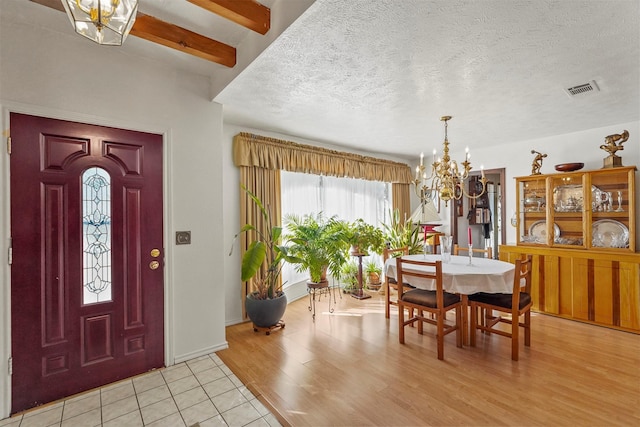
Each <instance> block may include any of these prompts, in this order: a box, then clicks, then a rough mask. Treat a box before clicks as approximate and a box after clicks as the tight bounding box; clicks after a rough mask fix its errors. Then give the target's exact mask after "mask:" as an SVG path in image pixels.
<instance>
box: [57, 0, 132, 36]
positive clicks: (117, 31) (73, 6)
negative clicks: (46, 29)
mask: <svg viewBox="0 0 640 427" xmlns="http://www.w3.org/2000/svg"><path fill="white" fill-rule="evenodd" d="M62 4H63V5H64V8H65V10H66V11H67V16H68V17H69V20H70V21H71V24H72V25H73V28H74V29H75V30H76V33H78V34H80V35H81V36H84V37H86V38H88V39H90V40H93V41H94V42H96V43H98V44H104V45H111V46H120V45H122V43H124V40H125V39H126V38H127V36H128V35H129V31H131V27H133V23H134V22H135V20H136V13H137V12H138V0H62Z"/></svg>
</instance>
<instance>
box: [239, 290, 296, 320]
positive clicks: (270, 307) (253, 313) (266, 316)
mask: <svg viewBox="0 0 640 427" xmlns="http://www.w3.org/2000/svg"><path fill="white" fill-rule="evenodd" d="M244 307H245V310H246V311H247V316H249V319H251V321H252V322H253V324H254V325H255V326H257V327H258V328H270V327H272V326H275V325H277V323H278V322H279V321H280V319H282V315H283V314H284V312H285V310H286V309H287V296H286V295H285V294H284V292H283V293H282V294H281V295H280V296H279V297H277V298H274V299H255V298H254V297H253V294H251V295H247V298H246V299H245V303H244Z"/></svg>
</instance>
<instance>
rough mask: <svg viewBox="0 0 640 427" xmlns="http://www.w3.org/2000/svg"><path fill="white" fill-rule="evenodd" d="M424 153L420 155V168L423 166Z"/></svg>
mask: <svg viewBox="0 0 640 427" xmlns="http://www.w3.org/2000/svg"><path fill="white" fill-rule="evenodd" d="M423 160H424V153H420V166H422V165H423Z"/></svg>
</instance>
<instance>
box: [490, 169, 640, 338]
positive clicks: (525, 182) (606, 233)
mask: <svg viewBox="0 0 640 427" xmlns="http://www.w3.org/2000/svg"><path fill="white" fill-rule="evenodd" d="M635 172H636V168H635V166H631V167H616V168H607V169H599V170H594V171H578V172H569V173H557V174H548V175H532V176H527V177H519V178H516V198H517V200H518V206H517V212H516V221H515V224H513V225H515V226H516V228H517V229H518V232H517V244H516V245H515V246H513V245H502V246H501V247H500V258H501V259H502V260H505V261H511V262H513V261H515V259H517V258H519V257H521V256H523V255H532V256H533V272H532V284H533V286H532V297H533V300H534V306H533V308H534V310H536V311H539V312H542V313H547V314H553V315H558V316H561V317H566V318H569V319H574V320H580V321H585V322H589V323H594V324H598V325H602V326H608V327H612V328H616V329H621V330H625V331H629V332H634V333H640V254H638V253H636V210H635V207H636V206H635Z"/></svg>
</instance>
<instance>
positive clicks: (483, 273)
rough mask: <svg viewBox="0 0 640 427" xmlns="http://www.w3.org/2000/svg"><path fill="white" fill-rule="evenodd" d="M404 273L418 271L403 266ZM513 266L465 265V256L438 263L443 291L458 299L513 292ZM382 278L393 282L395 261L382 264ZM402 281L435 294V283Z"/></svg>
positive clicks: (417, 279)
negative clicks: (481, 294) (440, 268)
mask: <svg viewBox="0 0 640 427" xmlns="http://www.w3.org/2000/svg"><path fill="white" fill-rule="evenodd" d="M404 258H405V259H414V260H425V261H430V262H433V261H439V260H441V259H442V258H441V255H426V256H425V255H405V256H404ZM404 269H405V270H411V269H418V270H419V269H420V267H418V266H415V265H408V264H407V265H405V267H404ZM514 273H515V265H514V264H511V263H509V262H504V261H499V260H496V259H488V258H475V257H474V258H473V265H469V257H468V256H451V261H450V262H448V263H444V262H443V263H442V281H443V288H444V290H445V291H448V292H451V293H457V294H462V295H471V294H475V293H476V292H488V293H506V294H510V293H511V292H512V291H513V275H514ZM385 274H386V275H388V276H389V277H393V278H394V279H395V278H396V259H395V258H389V259H388V260H387V262H386V263H385ZM403 281H404V282H406V283H409V284H410V285H412V286H415V287H416V288H420V289H429V290H435V281H433V280H429V279H423V278H420V277H412V276H407V277H403Z"/></svg>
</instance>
